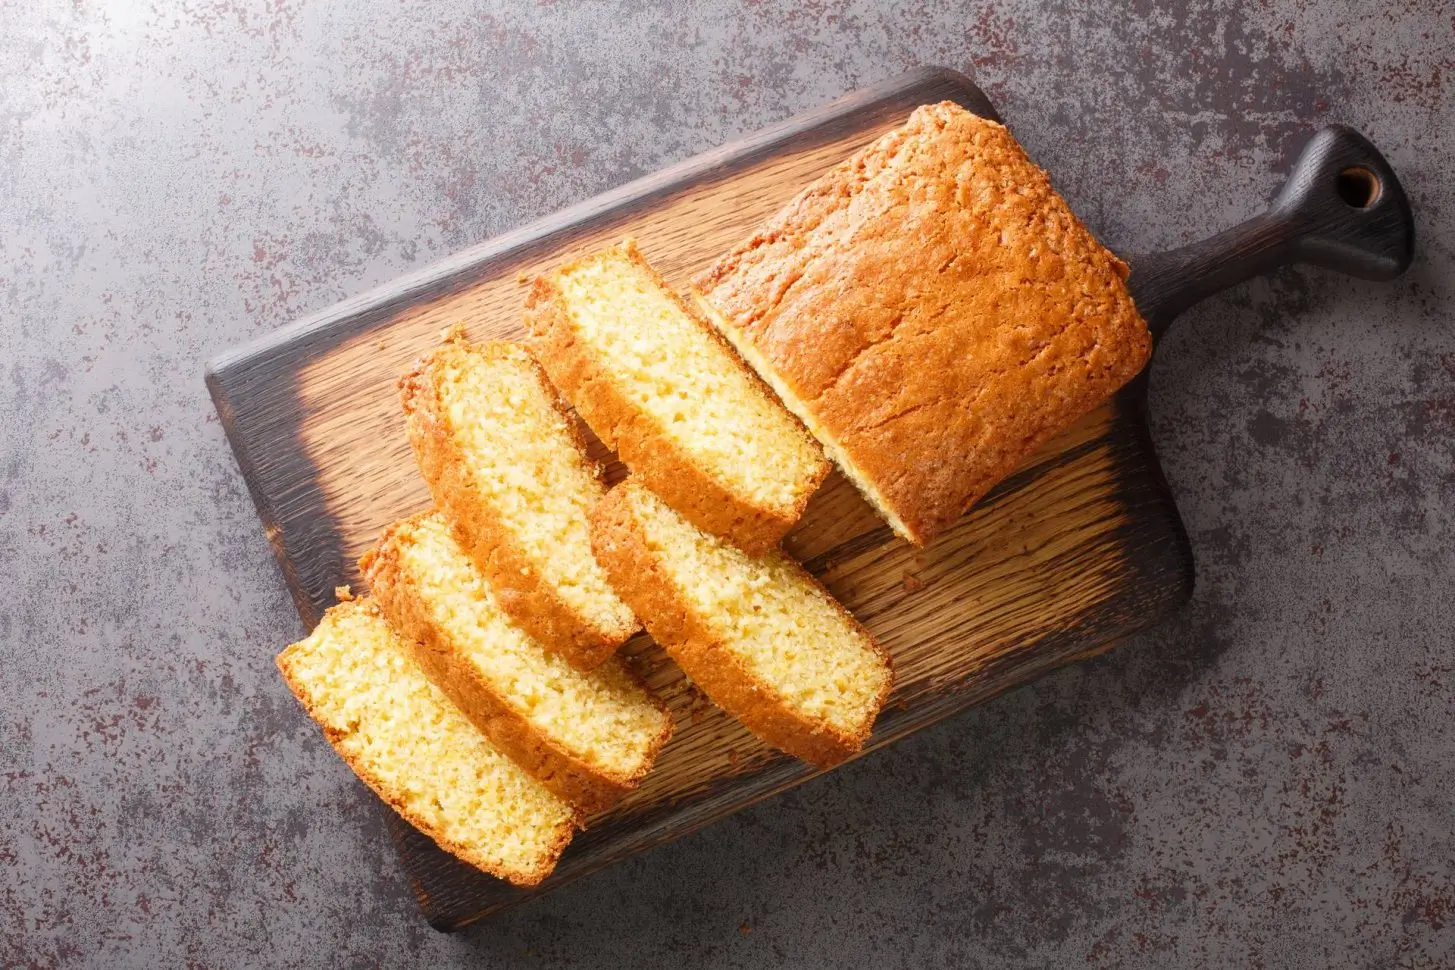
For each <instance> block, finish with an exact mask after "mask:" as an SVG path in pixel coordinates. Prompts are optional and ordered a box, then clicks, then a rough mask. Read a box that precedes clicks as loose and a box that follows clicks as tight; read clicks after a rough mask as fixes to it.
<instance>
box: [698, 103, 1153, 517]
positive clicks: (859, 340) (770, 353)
mask: <svg viewBox="0 0 1455 970" xmlns="http://www.w3.org/2000/svg"><path fill="white" fill-rule="evenodd" d="M1126 276H1127V267H1126V265H1125V264H1124V263H1122V262H1121V261H1120V260H1119V259H1117V258H1116V257H1115V256H1114V255H1112V254H1111V253H1110V252H1108V251H1107V249H1106V248H1105V247H1104V246H1102V245H1101V243H1099V242H1097V240H1096V238H1095V237H1094V236H1092V234H1091V233H1090V232H1088V231H1087V229H1086V227H1085V226H1083V225H1082V224H1081V223H1080V222H1079V221H1078V220H1077V218H1076V216H1075V215H1074V214H1072V212H1071V209H1070V208H1069V207H1068V206H1067V205H1066V202H1065V200H1064V199H1062V198H1061V197H1060V196H1059V195H1057V194H1056V192H1055V191H1054V190H1053V189H1052V187H1051V183H1050V180H1049V179H1048V178H1047V177H1046V173H1045V172H1043V171H1041V169H1039V168H1037V167H1036V165H1035V163H1033V162H1032V161H1031V160H1030V159H1029V158H1027V157H1026V154H1025V152H1024V151H1022V150H1021V147H1020V146H1019V145H1018V144H1016V141H1015V139H1014V138H1012V137H1011V134H1010V132H1008V131H1006V129H1005V128H1004V127H1003V126H1002V125H999V124H997V123H995V122H994V121H989V120H986V119H984V118H980V117H977V116H976V115H973V114H971V113H970V112H968V111H966V110H965V109H964V108H962V107H960V106H959V105H957V104H955V103H953V102H949V101H946V102H944V103H942V104H934V105H926V106H924V107H921V108H918V109H916V110H915V111H914V113H913V114H912V115H910V118H909V121H908V123H907V124H905V125H904V126H903V127H901V128H897V129H895V130H894V131H891V132H889V133H888V134H886V135H884V136H883V137H882V138H880V139H879V140H878V141H876V142H874V143H873V144H871V145H870V146H868V147H867V148H865V149H864V150H862V151H861V152H859V153H858V154H856V155H855V156H853V157H852V158H850V159H849V160H848V161H846V162H844V163H843V164H841V165H838V166H835V167H834V168H832V169H830V170H829V171H828V172H827V173H826V174H825V175H823V177H821V178H820V179H819V180H818V181H816V182H815V183H813V184H812V185H810V186H809V187H808V188H806V189H805V190H804V191H803V192H802V193H801V194H800V195H799V196H798V197H797V198H795V199H794V200H793V201H792V202H790V203H789V204H788V205H787V206H786V207H785V208H784V209H783V210H782V211H781V212H779V213H778V214H777V215H776V216H773V217H772V218H770V219H769V220H768V221H767V222H766V223H764V224H763V225H762V226H760V227H759V228H758V230H757V232H755V233H754V234H753V235H752V236H751V237H750V238H749V239H747V240H746V241H744V242H743V243H742V244H741V245H739V246H738V247H737V248H736V249H734V250H733V251H732V252H730V253H728V254H727V255H726V256H724V257H723V258H722V259H720V260H718V262H717V263H716V264H715V265H713V266H712V267H710V268H709V269H708V270H707V271H705V272H704V273H703V274H702V275H701V276H699V277H697V279H696V281H695V287H696V290H697V301H698V306H699V308H700V309H701V310H702V311H703V312H704V314H705V315H706V316H708V318H709V319H711V320H712V321H713V322H714V323H715V324H716V325H717V327H718V329H719V330H720V331H721V332H722V333H723V334H724V335H725V336H726V337H727V338H728V339H729V340H730V341H731V342H732V343H733V344H734V345H735V346H736V347H737V349H738V351H739V353H741V354H742V356H743V358H744V359H745V360H746V361H747V362H748V363H749V364H750V365H752V367H753V368H754V369H755V370H756V371H757V372H758V373H759V374H760V375H761V376H762V377H763V379H764V380H766V381H767V382H768V383H769V384H771V385H772V387H773V389H774V390H775V391H777V392H778V396H779V397H780V398H781V399H782V400H783V402H784V403H785V404H786V405H787V406H788V407H789V409H791V410H792V411H793V412H794V413H795V414H797V415H798V417H799V418H800V419H801V420H802V421H803V423H804V424H805V425H806V426H807V427H808V429H809V430H810V431H812V432H813V434H814V435H815V436H816V437H817V438H818V439H819V441H820V442H822V444H823V446H824V449H825V451H827V453H828V454H829V456H830V457H831V458H833V460H834V461H835V462H836V463H837V464H838V465H839V467H840V468H841V469H842V470H843V472H844V474H845V475H846V476H847V477H848V478H849V479H850V480H851V481H853V482H854V484H855V485H857V486H858V487H859V490H860V491H861V492H862V493H863V494H864V496H865V498H866V499H868V501H869V502H870V503H871V504H873V505H874V506H875V507H876V509H878V511H879V512H880V514H881V515H883V516H884V518H885V519H886V521H888V523H889V524H890V525H891V526H892V527H893V528H894V530H895V531H896V532H897V533H899V535H901V536H903V537H904V538H906V539H908V540H910V541H911V542H913V543H916V544H919V545H923V544H925V543H927V542H929V541H930V540H931V539H933V538H934V537H935V536H936V535H937V534H939V533H940V532H942V531H943V530H944V529H946V528H948V527H949V526H950V525H951V524H952V523H954V522H955V521H956V520H957V519H958V518H959V517H960V515H961V513H962V512H964V511H965V510H966V509H967V508H969V507H970V505H972V504H973V503H975V502H976V501H978V500H979V499H980V497H981V496H983V495H984V494H985V493H986V492H988V491H989V490H990V489H991V487H993V486H994V485H995V484H996V483H997V482H998V481H1000V480H1001V479H1002V478H1004V477H1005V476H1006V475H1008V474H1009V473H1010V472H1012V471H1013V470H1015V468H1016V467H1017V466H1018V465H1020V464H1021V462H1023V461H1024V460H1025V459H1026V458H1027V457H1029V456H1030V454H1031V453H1032V452H1033V451H1035V450H1036V449H1037V448H1038V447H1040V446H1041V445H1042V444H1043V443H1044V442H1046V441H1048V440H1049V439H1050V438H1052V437H1053V436H1054V435H1056V434H1057V433H1058V432H1060V431H1061V430H1062V429H1064V428H1065V427H1067V426H1068V425H1069V424H1071V423H1073V422H1074V421H1075V420H1076V419H1077V418H1079V417H1081V416H1082V415H1084V414H1085V413H1087V412H1088V411H1090V410H1091V409H1092V408H1094V407H1095V406H1096V405H1097V404H1098V403H1099V402H1100V401H1101V400H1103V399H1104V398H1106V397H1107V396H1108V395H1110V394H1112V393H1113V392H1114V391H1116V390H1117V388H1119V387H1121V386H1122V385H1123V384H1125V383H1127V382H1128V381H1129V380H1131V379H1132V377H1134V376H1135V375H1136V374H1137V372H1138V371H1140V370H1141V369H1142V366H1143V365H1144V364H1146V362H1147V358H1148V356H1149V355H1150V353H1151V346H1152V341H1151V336H1150V335H1149V333H1148V332H1147V326H1146V324H1145V322H1143V320H1142V318H1141V316H1140V315H1139V314H1138V313H1137V308H1136V306H1135V305H1134V304H1133V302H1132V298H1131V295H1130V294H1129V292H1128V291H1127V286H1126Z"/></svg>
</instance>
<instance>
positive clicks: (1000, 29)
mask: <svg viewBox="0 0 1455 970" xmlns="http://www.w3.org/2000/svg"><path fill="white" fill-rule="evenodd" d="M925 63H931V64H943V65H948V66H951V67H956V68H959V69H962V70H967V71H971V72H973V73H975V74H976V75H977V76H978V77H979V79H980V80H981V81H982V83H983V85H984V86H985V87H986V88H987V90H988V91H989V92H990V93H991V94H992V96H993V97H994V98H995V100H996V101H997V102H998V104H999V105H1000V106H1001V108H1002V110H1003V112H1004V114H1005V116H1006V117H1007V119H1008V120H1009V122H1010V123H1011V126H1012V127H1013V129H1014V130H1015V131H1016V133H1017V134H1018V135H1019V136H1020V137H1021V139H1022V140H1023V141H1024V142H1025V144H1026V145H1027V146H1028V148H1029V150H1030V151H1031V153H1032V154H1033V155H1034V156H1035V157H1036V158H1037V159H1038V160H1039V161H1041V162H1042V163H1043V164H1044V165H1046V166H1047V167H1048V168H1049V169H1050V170H1051V171H1052V172H1053V173H1054V175H1055V177H1056V180H1057V182H1058V184H1059V186H1060V188H1061V189H1062V191H1063V192H1064V193H1065V194H1066V195H1067V196H1068V197H1069V198H1070V199H1071V201H1072V203H1073V205H1074V206H1075V207H1076V208H1077V209H1078V210H1079V211H1080V212H1081V213H1082V214H1083V215H1084V217H1085V218H1086V219H1087V221H1088V222H1089V223H1090V224H1091V225H1092V226H1093V228H1094V229H1096V230H1097V231H1099V232H1100V233H1102V234H1103V236H1104V237H1105V238H1106V239H1108V241H1110V242H1111V243H1112V244H1114V245H1116V246H1118V247H1120V248H1122V249H1124V250H1127V251H1138V250H1149V249H1152V248H1155V247H1162V246H1167V245H1171V244H1176V243H1180V242H1184V241H1189V240H1191V239H1194V238H1196V237H1200V236H1203V235H1205V234H1207V233H1208V232H1210V231H1212V230H1214V229H1217V228H1220V227H1222V226H1224V225H1227V224H1229V223H1231V222H1233V221H1235V220H1237V219H1239V218H1241V217H1243V216H1245V215H1247V214H1249V213H1250V212H1251V211H1253V210H1254V209H1255V208H1257V207H1258V206H1259V205H1260V203H1261V201H1262V200H1264V199H1265V198H1267V197H1268V196H1269V195H1270V193H1271V192H1272V191H1273V190H1274V188H1275V187H1276V185H1277V183H1278V175H1279V173H1280V172H1281V171H1282V170H1283V169H1284V168H1285V167H1286V166H1287V164H1288V163H1289V162H1290V161H1291V158H1292V156H1293V154H1294V153H1296V151H1297V149H1298V148H1299V146H1300V145H1301V143H1302V141H1303V139H1304V138H1305V136H1306V135H1307V133H1308V132H1309V131H1310V130H1311V129H1312V128H1313V127H1315V126H1317V125H1320V124H1322V123H1326V122H1331V121H1343V122H1347V123H1350V124H1353V125H1355V126H1357V127H1359V128H1361V129H1362V130H1364V131H1365V132H1366V133H1367V134H1369V135H1370V136H1371V137H1372V138H1373V140H1374V141H1375V142H1376V143H1377V144H1378V145H1380V146H1381V147H1382V148H1383V149H1384V150H1385V152H1386V153H1387V154H1388V156H1389V157H1390V159H1391V160H1392V161H1393V163H1394V165H1395V167H1396V169H1397V170H1398V171H1399V172H1400V174H1401V176H1402V177H1403V178H1404V180H1405V182H1406V184H1407V186H1408V188H1409V191H1410V195H1411V196H1412V198H1413V200H1414V203H1415V206H1416V208H1417V213H1418V217H1419V221H1420V231H1421V234H1422V235H1421V244H1420V255H1419V258H1418V261H1417V263H1416V265H1415V267H1414V269H1413V270H1412V271H1411V272H1410V274H1409V275H1408V276H1407V277H1406V278H1405V279H1403V280H1401V281H1399V282H1396V283H1394V284H1390V285H1377V284H1368V283H1361V282H1356V281H1350V280H1346V279H1341V278H1337V277H1335V276H1333V275H1331V274H1328V273H1324V272H1318V271H1312V270H1310V271H1297V272H1292V271H1291V272H1286V273H1283V274H1280V275H1278V276H1277V277H1275V278H1271V279H1268V280H1265V281H1261V282H1258V283H1256V284H1254V285H1249V286H1246V287H1244V288H1242V289H1240V290H1238V291H1236V292H1233V293H1230V294H1228V295H1226V296H1224V297H1221V298H1218V299H1215V300H1212V301H1210V302H1209V303H1207V304H1206V305H1204V306H1202V307H1200V308H1198V309H1197V310H1196V311H1194V312H1192V313H1190V314H1189V315H1188V316H1187V317H1186V318H1185V319H1184V320H1183V321H1182V322H1181V325H1180V326H1179V327H1178V328H1177V330H1176V332H1175V333H1174V334H1173V335H1172V337H1171V338H1170V339H1169V340H1168V341H1167V343H1166V344H1165V346H1163V347H1162V348H1161V350H1160V352H1159V358H1158V360H1157V362H1156V364H1155V375H1154V378H1153V381H1152V394H1151V397H1152V410H1153V412H1154V414H1155V429H1154V430H1155V437H1156V441H1157V445H1158V448H1159V450H1160V452H1161V454H1162V456H1163V459H1164V462H1165V466H1166V470H1167V475H1168V478H1169V480H1170V482H1171V485H1172V488H1173V490H1174V492H1175V493H1176V495H1177V498H1178V501H1179V503H1180V505H1181V508H1182V510H1183V513H1184V516H1185V518H1186V522H1187V526H1188V529H1189V531H1190V533H1191V535H1192V539H1193V545H1194V547H1195V550H1196V554H1197V561H1198V575H1197V580H1198V591H1197V595H1196V599H1195V601H1194V602H1193V603H1192V605H1191V606H1190V608H1189V609H1187V611H1186V612H1185V614H1184V615H1182V616H1181V617H1180V618H1178V619H1177V620H1176V621H1175V622H1172V623H1170V624H1168V625H1167V627H1166V628H1164V629H1161V630H1159V631H1157V632H1156V633H1154V634H1151V635H1148V636H1145V637H1142V638H1141V639H1139V640H1138V641H1136V642H1134V643H1130V644H1127V645H1125V646H1124V647H1122V648H1120V649H1119V650H1118V651H1116V652H1115V653H1113V654H1112V655H1109V656H1107V657H1105V658H1103V659H1099V660H1096V661H1094V662H1091V663H1088V664H1085V665H1083V666H1080V667H1077V668H1074V669H1071V670H1068V671H1065V672H1063V673H1061V674H1059V675H1057V676H1054V677H1052V678H1049V679H1047V680H1045V681H1043V682H1041V683H1038V684H1036V685H1035V686H1034V687H1031V688H1029V689H1024V690H1021V691H1019V692H1017V693H1015V694H1013V695H1011V696H1007V697H1004V698H1002V699H1000V700H998V701H996V702H994V703H992V704H989V705H987V706H985V707H983V708H980V709H977V710H975V711H973V712H971V713H969V714H967V715H965V716H962V717H960V718H958V719H955V720H952V721H951V722H949V723H946V724H943V725H941V726H939V727H937V728H936V729H933V730H931V731H928V732H925V733H924V734H922V735H921V736H918V737H916V738H914V739H911V740H909V741H907V742H905V743H903V744H900V745H898V746H897V747H896V748H894V749H892V750H890V751H887V752H884V753H880V754H878V755H876V756H873V757H870V758H867V759H865V760H863V761H862V762H859V763H856V764H854V765H852V766H850V767H847V768H845V769H844V770H842V771H839V772H837V773H836V774H834V775H833V776H831V777H828V778H825V779H823V780H820V781H818V782H816V783H813V784H811V785H809V786H806V787H804V788H802V789H800V790H798V791H797V792H795V793H792V794H790V795H788V796H786V797H783V798H779V799H777V800H775V801H772V802H770V803H767V804H764V805H761V806H759V807H757V808H755V809H753V810H751V811H748V812H745V813H743V814H742V815H740V816H738V817H736V818H734V819H733V820H730V821H728V822H725V823H722V824H719V825H717V826H715V827H713V828H711V829H709V830H707V831H705V832H702V833H700V834H698V835H696V836H694V837H692V838H688V839H685V840H683V841H681V842H679V843H676V844H674V845H671V846H669V847H666V848H663V849H660V850H658V851H655V852H653V853H651V854H649V855H647V856H645V857H642V858H639V859H637V860H635V861H633V862H630V863H628V864H625V865H622V866H620V867H618V868H616V869H615V870H614V871H611V872H609V873H606V874H603V875H601V876H599V877H596V878H593V879H590V880H588V881H586V882H583V883H580V884H577V885H576V886H573V887H571V888H569V889H567V890H565V891H562V892H560V893H559V894H557V895H555V896H553V897H551V898H549V899H546V900H543V901H539V902H537V903H534V904H532V905H530V906H528V907H525V908H523V909H520V910H518V911H516V912H515V913H512V914H510V915H508V916H506V917H504V918H502V919H499V920H495V921H493V922H491V923H490V924H488V925H486V926H483V927H481V928H480V929H479V930H477V931H475V932H472V933H469V934H466V935H462V936H454V937H446V936H440V935H437V934H435V933H434V932H433V931H431V930H429V929H428V928H427V927H426V926H425V925H424V924H423V923H422V921H421V920H420V919H419V917H418V915H417V913H416V911H415V908H414V903H413V900H412V898H411V897H410V895H409V892H408V890H407V888H406V886H405V884H404V882H403V881H402V879H401V877H400V875H399V873H398V871H397V870H396V868H395V862H394V858H393V855H392V851H391V848H390V846H389V845H388V843H387V839H386V836H385V834H384V832H383V830H382V827H381V824H380V820H379V818H378V817H377V816H376V814H375V811H374V808H373V804H372V803H371V802H370V801H369V800H368V799H367V798H366V797H365V795H364V793H363V792H362V790H361V788H360V786H359V785H358V784H356V782H355V781H354V780H353V778H352V777H351V776H350V775H349V774H348V772H347V771H346V770H345V769H344V768H343V766H342V765H341V764H340V763H339V762H337V761H336V760H335V759H334V757H333V756H332V754H331V753H330V752H329V750H328V749H327V747H326V746H325V745H324V744H323V743H322V741H321V739H320V738H319V736H318V733H317V732H316V731H314V730H313V729H312V728H311V727H310V726H309V725H307V724H306V723H305V721H304V720H303V718H302V716H301V715H300V714H298V713H297V712H296V710H295V709H294V706H293V701H292V699H291V698H290V697H289V696H288V694H287V693H286V691H285V688H284V686H283V684H282V683H281V682H280V681H279V678H278V677H277V675H276V673H275V671H274V668H273V663H272V657H273V654H274V652H275V651H276V650H277V649H278V648H279V647H280V646H281V645H283V644H285V643H287V642H288V641H289V640H291V639H293V638H295V637H296V636H297V635H298V634H299V633H300V627H299V623H298V620H297V618H296V616H295V614H294V613H293V611H292V608H291V606H290V605H289V601H288V599H287V596H286V595H285V593H284V590H283V585H282V582H281V581H280V578H279V575H278V572H277V570H276V567H275V566H274V564H273V561H272V559H271V556H270V553H269V550H268V547H267V545H266V543H265V542H264V540H263V536H262V534H261V532H260V530H259V527H258V524H257V521H256V519H255V517H254V514H253V509H252V506H251V504H250V502H249V500H248V497H247V495H246V493H245V491H244V488H243V485H242V481H241V479H240V477H239V474H238V471H237V469H236V467H235V465H234V463H233V459H232V456H231V454H230V452H229V451H228V448H227V445H226V442H225V441H224V438H223V435H222V431H221V429H220V427H219V425H218V423H217V419H216V417H215V416H214V414H213V412H212V408H211V406H210V404H209V402H208V400H207V397H206V394H205V392H204V389H203V385H202V380H201V377H202V364H203V361H204V360H205V359H206V358H207V357H208V356H209V355H210V354H212V353H215V352H216V351H218V350H220V349H222V348H224V347H228V346H232V345H235V344H238V343H240V342H242V341H245V340H247V339H249V338H251V337H255V336H257V335H259V334H262V333H265V332H267V331H269V330H271V329H272V328H275V327H278V326H280V325H282V324H285V323H287V322H288V321H290V320H292V319H294V318H296V317H298V316H299V315H300V314H303V313H306V312H308V311H310V310H313V309H315V308H319V307H322V306H325V305H327V304H329V303H331V302H333V301H335V300H338V299H339V298H342V297H345V296H348V295H350V294H353V293H356V292H358V291H360V290H362V289H364V288H366V287H369V286H372V285H374V284H377V283H380V282H383V281H385V280H387V279H389V278H390V277H392V276H394V275H395V274H398V273H400V272H403V271H405V270H408V269H411V268H414V267H418V266H420V265H422V264H424V263H426V262H428V261H430V260H432V259H435V258H437V257H441V256H444V255H446V254H448V253H450V252H451V251H453V250H455V249H458V248H460V247H462V246H465V245H467V244H470V243H473V242H476V241H478V240H481V239H484V238H486V237H488V236H491V235H493V234H495V233H498V232H500V231H502V230H506V229H510V228H511V227H513V226H516V225H518V224H519V223H521V222H523V221H525V220H528V219H530V218H532V217H535V216H538V215H542V214H544V213H547V212H550V211H551V210H554V209H556V208H558V207H560V206H562V205H565V204H567V203H570V202H572V201H575V200H578V199H581V198H583V197H586V196H589V195H591V194H593V193H596V192H598V191H601V190H603V189H606V188H609V187H611V186H614V185H617V184H619V183H621V182H623V181H625V180H627V179H630V178H632V177H633V176H636V175H640V174H642V173H645V172H648V171H650V170H652V169H654V168H657V167H658V166H661V165H663V164H665V163H668V162H671V161H673V160H675V159H679V158H682V157H684V156H686V155H689V154H691V153H694V152H697V151H699V150H702V149H706V148H709V147H712V146H715V145H717V144H719V143H721V142H723V141H724V140H726V139H729V138H731V137H733V136H735V135H737V134H740V133H742V132H746V131H750V130H752V129H754V128H757V127H759V126H762V125H763V124H765V123H768V122H771V121H773V120H775V119H778V118H782V117H784V116H786V115H788V114H790V113H792V112H795V111H798V110H801V109H804V108H808V107H811V106H813V105H815V104H817V103H819V102H821V101H823V100H824V99H827V98H829V97H832V96H835V95H838V94H840V93H842V92H844V91H847V90H850V89H853V88H856V87H859V86H862V85H864V84H867V83H869V82H872V81H875V80H877V79H880V78H882V77H885V76H888V75H891V74H894V73H898V72H900V71H902V70H905V69H907V68H909V67H911V66H914V65H918V64H925ZM0 73H3V77H4V79H5V80H4V83H3V84H0V561H3V565H4V580H3V582H0V880H3V883H0V965H3V966H6V967H10V966H53V965H63V966H86V965H89V966H98V967H121V966H137V967H160V966H183V965H186V966H190V967H223V966H257V965H278V966H375V965H378V966H412V965H418V966H467V965H468V966H539V967H556V966H573V967H645V966H658V965H669V966H690V967H699V966H700V967H756V966H808V967H838V968H849V967H867V966H885V967H901V966H902V967H969V966H982V967H991V966H1010V967H1019V966H1027V967H1030V966H1093V967H1108V966H1118V967H1184V966H1185V967H1192V966H1216V967H1437V966H1445V967H1449V966H1455V837H1452V834H1451V833H1452V828H1455V825H1452V823H1455V809H1452V797H1455V719H1452V714H1455V654H1452V650H1451V646H1452V644H1451V629H1452V626H1455V606H1452V601H1455V595H1452V593H1455V591H1452V589H1451V580H1452V577H1455V570H1452V565H1455V562H1452V555H1455V554H1452V501H1455V458H1452V447H1451V440H1452V433H1455V322H1452V311H1451V309H1450V301H1451V298H1452V296H1455V273H1452V269H1455V225H1452V215H1455V179H1452V175H1451V173H1452V171H1455V18H1452V11H1451V8H1450V6H1449V4H1448V3H1446V2H1443V0H1413V2H1403V3H1399V2H1396V3H1385V2H1379V3H1375V2H1363V3H1356V2H1349V3H1343V4H1333V3H1329V4H1319V3H1312V2H1307V0H1296V2H1281V0H1272V2H1264V3H1261V4H1257V5H1252V4H1243V3H1239V2H1237V0H1207V2H1190V0H1177V2H1173V3H1170V4H1166V5H1162V4H1152V3H1147V2H1137V3H1131V4H1120V3H1108V4H1104V5H1095V4H1089V3H1079V2H1078V3H1066V2H1055V3H1050V4H1041V3H1036V2H1030V0H994V2H991V3H989V4H985V5H963V6H961V5H948V4H947V5H933V4H926V3H868V2H856V3H849V4H842V5H841V4H830V3H813V4H802V5H792V6H788V5H785V6H777V5H774V4H771V3H742V4H738V3H730V2H702V3H675V4H667V3H660V4H652V5H637V4H626V3H621V4H600V3H550V2H541V3H536V4H526V3H523V2H522V3H515V4H508V3H499V2H483V3H466V2H459V0H447V2H443V3H432V4H431V3H423V2H420V0H409V2H368V3H364V2H354V3H345V2H342V0H315V2H313V3H307V4H305V3H302V2H298V0H275V2H270V3H266V4H264V3H250V2H246V0H216V2H214V0H200V2H199V0H188V2H175V0H155V2H153V3H151V4H129V3H101V2H92V0H75V2H64V3H63V2H59V0H36V2H27V3H19V2H10V3H0Z"/></svg>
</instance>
